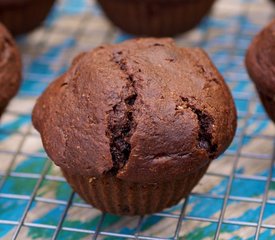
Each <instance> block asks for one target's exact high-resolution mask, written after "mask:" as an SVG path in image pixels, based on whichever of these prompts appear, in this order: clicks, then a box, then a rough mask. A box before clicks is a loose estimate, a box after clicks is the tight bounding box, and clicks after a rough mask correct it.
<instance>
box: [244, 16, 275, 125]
mask: <svg viewBox="0 0 275 240" xmlns="http://www.w3.org/2000/svg"><path fill="white" fill-rule="evenodd" d="M246 66H247V70H248V73H249V75H250V77H251V79H252V80H253V82H254V83H255V86H256V88H257V90H258V93H259V96H260V98H261V100H262V103H263V105H264V106H265V109H266V111H267V113H268V115H269V116H270V118H271V119H272V120H273V121H275V108H274V106H275V19H273V21H272V22H271V23H269V24H268V26H266V27H265V28H264V29H263V30H262V31H261V32H260V33H259V34H258V35H257V36H256V37H255V38H254V39H253V41H252V43H251V45H250V46H249V49H248V51H247V55H246Z"/></svg>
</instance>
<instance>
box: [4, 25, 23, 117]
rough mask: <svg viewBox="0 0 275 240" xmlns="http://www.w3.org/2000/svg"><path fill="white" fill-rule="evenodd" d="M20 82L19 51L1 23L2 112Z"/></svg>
mask: <svg viewBox="0 0 275 240" xmlns="http://www.w3.org/2000/svg"><path fill="white" fill-rule="evenodd" d="M20 81H21V59H20V54H19V51H18V49H17V47H16V44H15V42H14V40H13V38H12V37H11V35H10V34H9V33H8V31H7V30H6V28H5V27H4V26H3V25H2V24H1V23H0V112H1V111H2V109H1V108H2V107H3V106H5V105H6V104H7V102H8V101H9V100H10V99H11V98H12V97H13V96H14V95H15V94H16V92H17V90H18V88H19V85H20ZM0 114H1V113H0Z"/></svg>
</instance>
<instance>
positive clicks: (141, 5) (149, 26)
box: [98, 0, 215, 37]
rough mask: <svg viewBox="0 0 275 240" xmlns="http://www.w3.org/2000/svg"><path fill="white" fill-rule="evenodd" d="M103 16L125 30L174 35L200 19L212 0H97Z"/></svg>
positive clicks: (194, 24)
mask: <svg viewBox="0 0 275 240" xmlns="http://www.w3.org/2000/svg"><path fill="white" fill-rule="evenodd" d="M98 2H99V4H100V5H101V7H102V9H103V10H104V12H105V14H106V16H107V17H108V18H109V19H110V20H111V21H112V22H113V23H114V24H115V25H117V26H118V27H120V28H121V29H122V30H124V31H125V32H128V33H131V34H137V35H148V36H158V37H159V36H173V35H176V34H180V33H183V32H186V31H188V30H190V29H192V28H194V27H195V26H196V25H198V24H199V22H200V21H201V20H202V18H203V17H204V16H205V15H206V14H207V13H208V12H209V10H210V9H211V7H212V5H213V3H214V2H215V0H131V1H129V0H115V1H114V0H98Z"/></svg>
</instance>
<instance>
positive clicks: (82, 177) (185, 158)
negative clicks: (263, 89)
mask: <svg viewBox="0 0 275 240" xmlns="http://www.w3.org/2000/svg"><path fill="white" fill-rule="evenodd" d="M33 124H34V126H35V128H36V129H37V130H38V131H39V132H40V134H41V136H42V141H43V144H44V147H45V150H46V152H47V153H48V155H49V156H50V158H51V159H52V160H53V161H54V162H55V164H57V165H58V166H60V167H61V169H62V171H63V173H64V176H65V177H66V179H67V180H68V182H69V183H70V184H71V186H72V187H73V189H74V190H75V191H76V192H77V193H78V194H79V195H80V196H81V197H82V198H83V199H85V200H86V201H87V202H89V203H91V204H92V205H93V206H95V207H97V208H99V209H101V210H103V211H106V212H109V213H114V214H120V215H136V214H139V215H143V214H148V213H153V212H157V211H160V210H162V209H164V208H166V207H169V206H171V205H174V204H176V203H178V202H179V201H180V200H181V199H182V198H183V197H185V196H187V195H188V194H189V193H190V191H191V190H192V188H193V187H194V186H195V185H196V184H197V183H198V182H199V180H200V179H201V177H202V176H203V175H204V173H205V171H206V170H207V167H208V166H209V164H210V162H211V160H212V159H214V158H216V157H218V156H219V155H220V154H221V153H223V152H224V151H225V149H226V148H227V147H228V146H229V144H230V143H231V141H232V139H233V136H234V133H235V128H236V110H235V106H234V103H233V100H232V97H231V94H230V92H229V90H228V87H227V85H226V84H225V82H224V80H223V78H222V76H221V75H220V74H219V73H218V71H217V69H216V68H215V66H214V65H213V64H212V62H211V61H210V59H209V58H208V56H207V55H206V53H205V52H204V51H203V50H201V49H198V48H194V49H189V48H179V47H177V46H176V45H175V44H174V42H173V40H171V39H154V38H148V39H146V38H145V39H137V40H130V41H126V42H124V43H121V44H117V45H104V46H101V47H98V48H96V49H94V50H93V51H91V52H87V53H83V54H81V55H80V56H78V57H77V58H76V59H75V60H74V62H73V64H72V66H71V68H70V69H69V70H68V72H66V73H65V74H64V75H63V76H61V77H60V78H58V79H57V80H55V81H54V82H53V83H52V84H51V85H50V86H49V87H48V89H47V90H46V91H45V92H44V94H43V95H42V96H41V97H40V98H39V100H38V102H37V103H36V105H35V108H34V111H33Z"/></svg>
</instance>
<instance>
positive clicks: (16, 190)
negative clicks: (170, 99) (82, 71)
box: [0, 0, 275, 240]
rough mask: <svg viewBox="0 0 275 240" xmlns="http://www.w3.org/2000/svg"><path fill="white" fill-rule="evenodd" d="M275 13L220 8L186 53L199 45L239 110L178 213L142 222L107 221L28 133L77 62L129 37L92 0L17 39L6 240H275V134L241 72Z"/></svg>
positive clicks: (0, 134) (262, 2)
mask: <svg viewBox="0 0 275 240" xmlns="http://www.w3.org/2000/svg"><path fill="white" fill-rule="evenodd" d="M274 13H275V8H274V6H272V4H271V2H268V1H266V0H257V1H256V0H254V1H253V0H247V1H242V0H234V1H232V0H220V1H218V2H217V4H216V5H215V7H214V9H213V11H212V13H211V15H210V16H209V17H208V18H207V19H205V20H204V21H203V22H202V23H201V24H200V26H199V27H198V28H196V29H195V30H193V31H191V32H189V33H187V34H184V35H182V36H179V37H177V38H176V41H177V42H178V44H179V45H181V46H191V47H194V46H199V47H203V48H204V49H205V50H206V51H207V52H208V53H209V55H210V57H211V58H212V60H213V61H214V62H215V64H216V66H217V67H218V68H219V70H220V71H221V73H222V74H223V76H224V77H225V79H226V81H227V83H228V85H229V86H230V88H231V90H232V93H233V96H234V99H235V102H236V106H237V109H238V130H237V134H236V137H235V139H234V141H233V143H232V145H231V147H230V148H229V149H228V150H227V151H226V152H225V153H224V154H223V156H222V157H220V158H219V159H217V160H215V161H214V162H213V163H212V165H211V166H210V168H209V170H208V172H207V174H206V175H205V176H204V178H203V179H202V180H201V182H200V184H199V185H198V186H197V187H196V188H195V189H194V190H193V192H192V193H191V194H190V196H189V197H188V198H186V199H183V200H182V202H181V203H179V204H178V205H177V206H174V207H171V208H170V209H166V210H164V211H163V212H161V213H156V214H153V215H149V216H143V217H119V216H113V215H110V214H105V213H101V212H100V211H99V210H97V209H95V208H93V207H92V206H90V205H88V204H86V203H85V202H83V201H82V200H81V199H80V198H79V196H78V195H77V194H75V193H74V192H72V190H71V189H70V187H69V186H68V184H67V183H66V181H65V180H64V178H63V177H62V175H61V174H60V171H59V169H58V168H57V167H55V166H54V165H53V164H52V163H51V161H50V160H48V158H47V155H46V154H45V152H44V151H43V147H42V144H41V140H40V137H39V135H38V133H37V132H36V131H35V130H34V129H33V127H32V125H31V110H32V107H33V105H34V103H35V100H36V98H37V97H38V96H39V95H40V93H41V92H42V91H43V90H44V89H45V88H46V87H47V85H48V84H49V83H50V81H52V80H53V79H54V78H55V77H57V76H58V75H60V74H61V73H63V72H64V71H65V70H66V69H67V67H68V66H69V64H70V61H71V60H72V59H73V57H74V56H75V55H76V54H77V53H79V52H81V51H85V50H88V49H91V48H93V47H96V46H98V45H99V44H103V43H110V42H119V41H122V40H124V39H127V38H130V37H131V36H128V35H126V34H123V33H121V32H119V30H118V29H116V28H114V27H113V26H112V25H111V24H110V23H108V22H107V20H105V18H104V16H103V14H102V13H101V11H100V9H99V7H98V6H97V5H96V3H95V2H93V1H90V0H87V1H85V0H82V1H74V0H63V1H57V3H56V5H55V7H54V9H53V10H52V12H51V14H50V16H49V18H48V19H47V21H46V23H45V24H44V26H43V27H41V28H39V29H38V30H36V31H35V32H33V33H31V34H29V35H28V36H24V37H21V38H18V39H17V40H18V44H19V46H20V48H21V51H22V57H23V61H24V82H23V84H22V87H21V90H20V93H19V95H18V97H16V98H15V99H14V100H13V101H12V103H11V104H10V105H9V107H8V109H7V110H6V113H5V114H4V116H3V117H2V119H1V124H0V160H1V164H0V239H60V240H61V239H62V240H63V239H65V240H67V239H148V240H149V239H152V240H153V239H275V171H274V168H275V163H274V161H275V138H274V136H275V127H274V126H273V124H272V123H271V122H270V121H269V120H268V118H267V116H266V114H265V112H264V110H263V107H262V106H261V104H260V102H259V100H258V97H257V94H256V93H255V89H254V87H253V84H252V83H251V82H250V80H249V78H248V76H247V74H246V71H245V67H244V64H243V60H244V55H245V52H246V49H247V47H248V45H249V43H250V41H251V39H252V38H253V36H254V35H255V34H256V33H257V32H258V31H259V30H260V29H261V28H262V27H263V26H264V25H265V24H266V23H268V21H269V20H270V19H272V18H273V17H275V14H274Z"/></svg>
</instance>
